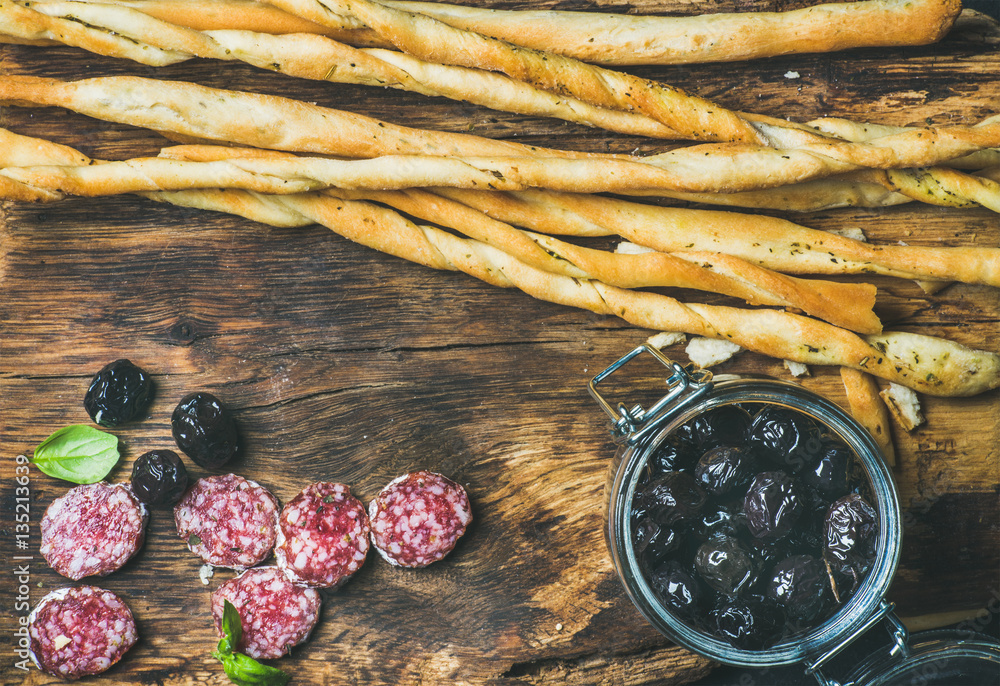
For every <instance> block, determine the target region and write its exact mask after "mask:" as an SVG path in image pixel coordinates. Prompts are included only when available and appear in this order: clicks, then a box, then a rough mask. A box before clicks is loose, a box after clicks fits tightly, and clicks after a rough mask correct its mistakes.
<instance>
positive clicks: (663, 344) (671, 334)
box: [646, 331, 687, 350]
mask: <svg viewBox="0 0 1000 686" xmlns="http://www.w3.org/2000/svg"><path fill="white" fill-rule="evenodd" d="M686 339H687V337H686V336H685V335H684V334H682V333H678V332H677V331H661V332H660V333H657V334H653V335H652V336H650V337H649V338H647V339H646V343H648V344H649V345H651V346H653V347H654V348H656V349H657V350H661V349H663V348H667V347H669V346H671V345H676V344H677V343H683V342H684V341H685V340H686Z"/></svg>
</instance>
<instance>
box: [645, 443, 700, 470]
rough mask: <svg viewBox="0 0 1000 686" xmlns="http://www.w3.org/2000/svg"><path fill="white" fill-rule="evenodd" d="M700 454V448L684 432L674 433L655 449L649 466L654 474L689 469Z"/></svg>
mask: <svg viewBox="0 0 1000 686" xmlns="http://www.w3.org/2000/svg"><path fill="white" fill-rule="evenodd" d="M698 455H700V453H699V452H698V448H697V447H695V444H694V442H693V441H692V440H690V439H689V438H686V437H685V434H684V433H682V434H680V435H678V434H672V435H670V436H668V437H667V438H666V440H664V441H663V442H662V443H660V445H658V446H657V447H656V450H654V451H653V454H652V455H651V456H650V458H649V466H650V469H652V471H653V473H654V474H662V473H665V472H673V471H676V470H679V469H688V468H690V467H691V466H693V465H694V463H695V462H696V461H697V460H698Z"/></svg>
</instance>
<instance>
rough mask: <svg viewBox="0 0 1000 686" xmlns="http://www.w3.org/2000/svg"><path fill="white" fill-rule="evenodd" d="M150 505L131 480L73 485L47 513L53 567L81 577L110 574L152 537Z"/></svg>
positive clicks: (45, 553) (45, 549) (45, 537)
mask: <svg viewBox="0 0 1000 686" xmlns="http://www.w3.org/2000/svg"><path fill="white" fill-rule="evenodd" d="M147 521H149V513H148V512H147V510H146V506H145V505H143V504H142V503H141V502H139V500H138V499H137V498H136V497H135V496H134V495H132V490H131V489H130V488H129V486H128V484H109V483H105V482H103V481H102V482H100V483H96V484H86V485H84V486H77V487H75V488H72V489H70V490H69V491H68V492H67V493H66V494H65V495H62V496H60V497H58V498H56V499H55V500H53V501H52V504H51V505H49V507H48V509H46V510H45V515H44V516H43V517H42V525H41V526H42V543H41V553H42V557H44V558H45V561H46V562H48V563H49V565H50V566H51V567H52V569H54V570H56V571H57V572H59V573H60V574H62V575H63V576H65V577H68V578H70V579H73V580H74V581H76V580H77V579H82V578H83V577H85V576H93V575H97V576H106V575H108V574H110V573H111V572H113V571H115V570H116V569H118V568H120V567H121V566H122V565H124V564H125V563H126V562H127V561H128V559H129V558H130V557H132V556H133V555H135V554H136V552H138V550H139V548H141V547H142V544H143V541H145V539H146V522H147Z"/></svg>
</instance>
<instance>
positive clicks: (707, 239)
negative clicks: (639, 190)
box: [434, 188, 1000, 286]
mask: <svg viewBox="0 0 1000 686" xmlns="http://www.w3.org/2000/svg"><path fill="white" fill-rule="evenodd" d="M434 192H435V193H438V194H441V195H444V196H445V197H448V198H451V199H453V200H457V201H459V202H462V203H465V204H467V205H469V206H471V207H475V208H476V209H478V210H480V211H481V212H484V213H485V214H488V215H489V216H491V217H494V218H496V219H499V220H501V221H505V222H508V223H510V224H516V225H517V226H522V227H524V228H527V229H531V230H533V231H538V232H542V233H553V234H567V233H568V234H572V235H584V236H596V235H601V232H602V231H603V232H604V235H608V234H617V235H619V236H622V237H623V238H625V239H627V240H628V241H630V242H632V243H636V244H638V245H644V246H646V247H649V248H653V249H654V250H658V251H660V252H667V253H675V254H679V255H680V256H683V253H684V252H685V251H713V252H722V253H726V254H729V255H736V256H738V257H741V258H743V259H745V260H747V261H749V262H753V263H755V264H760V265H762V266H765V267H767V268H768V269H772V270H774V271H779V272H783V273H787V274H867V273H871V274H882V275H886V276H897V277H901V278H905V279H923V280H927V281H963V282H966V283H981V284H988V285H993V286H998V285H1000V249H997V248H961V247H947V248H936V247H922V246H901V245H871V244H868V243H863V242H861V241H856V240H853V239H850V238H846V237H844V236H837V235H835V234H831V233H828V232H826V231H817V230H815V229H810V228H807V227H804V226H801V225H799V224H795V223H793V222H790V221H788V220H785V219H780V218H778V217H769V216H766V215H760V216H757V215H744V214H739V213H735V212H725V211H719V210H702V209H689V208H679V207H657V206H654V205H644V204H641V203H636V202H631V201H627V200H621V199H618V198H608V197H601V196H591V195H583V194H577V193H565V194H564V193H555V192H543V191H534V190H532V191H521V192H516V193H482V192H476V191H466V190H459V189H452V188H437V189H434Z"/></svg>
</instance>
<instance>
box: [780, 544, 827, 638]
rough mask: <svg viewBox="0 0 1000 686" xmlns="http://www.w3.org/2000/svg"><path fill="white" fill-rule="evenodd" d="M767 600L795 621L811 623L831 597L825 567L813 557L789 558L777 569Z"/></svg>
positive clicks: (798, 556)
mask: <svg viewBox="0 0 1000 686" xmlns="http://www.w3.org/2000/svg"><path fill="white" fill-rule="evenodd" d="M767 597H768V598H769V599H771V600H773V601H774V602H776V603H777V604H778V605H779V606H781V607H782V608H783V609H784V610H785V613H786V614H787V615H788V616H789V618H791V619H793V620H795V621H796V622H799V623H808V622H812V621H813V620H815V619H817V618H818V617H819V614H820V613H821V612H822V611H823V610H824V608H825V607H826V606H827V604H828V603H829V601H830V600H831V598H832V594H831V590H830V576H829V574H827V571H826V565H825V564H824V563H823V561H822V560H819V559H817V558H815V557H813V556H812V555H793V556H792V557H789V558H786V559H785V560H783V561H782V562H779V563H778V564H777V565H775V567H774V571H773V573H772V576H771V581H770V583H769V584H768V587H767Z"/></svg>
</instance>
